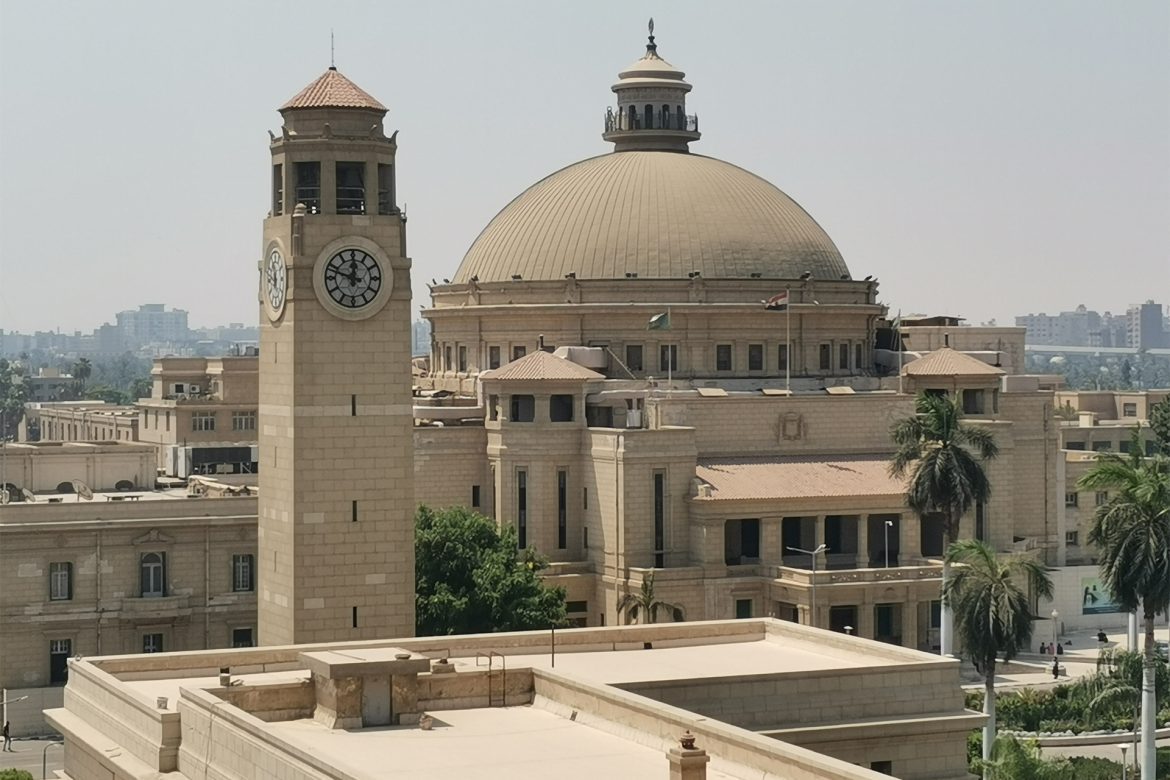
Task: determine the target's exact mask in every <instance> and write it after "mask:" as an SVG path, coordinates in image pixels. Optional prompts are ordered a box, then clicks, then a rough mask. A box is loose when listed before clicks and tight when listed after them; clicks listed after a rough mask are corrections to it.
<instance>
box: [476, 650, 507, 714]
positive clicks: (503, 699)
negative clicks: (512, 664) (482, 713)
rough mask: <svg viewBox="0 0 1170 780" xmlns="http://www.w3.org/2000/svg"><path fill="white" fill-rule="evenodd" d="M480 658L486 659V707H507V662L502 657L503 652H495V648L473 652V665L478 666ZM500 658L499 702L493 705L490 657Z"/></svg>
mask: <svg viewBox="0 0 1170 780" xmlns="http://www.w3.org/2000/svg"><path fill="white" fill-rule="evenodd" d="M481 658H486V659H487V666H488V668H487V674H488V707H495V706H500V707H507V706H508V662H507V660H506V659H505V658H504V655H503V653H497V652H496V651H495V650H488V651H487V652H486V653H485V652H478V653H476V654H475V665H476V666H479V660H480V659H481ZM493 658H499V659H500V669H501V682H500V703H499V705H495V704H493V703H492V701H493V699H492V659H493Z"/></svg>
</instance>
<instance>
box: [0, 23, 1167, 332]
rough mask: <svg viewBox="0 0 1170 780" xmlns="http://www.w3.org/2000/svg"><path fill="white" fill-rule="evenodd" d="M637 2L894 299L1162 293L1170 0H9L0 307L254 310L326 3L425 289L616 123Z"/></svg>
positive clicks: (0, 132)
mask: <svg viewBox="0 0 1170 780" xmlns="http://www.w3.org/2000/svg"><path fill="white" fill-rule="evenodd" d="M276 9H280V13H275V12H274V11H275V10H276ZM648 16H654V17H655V19H656V22H657V29H656V33H657V39H658V44H659V51H660V52H661V53H662V55H663V56H664V57H665V58H666V59H668V60H670V61H671V62H673V63H675V64H677V65H678V66H680V67H681V68H683V69H684V70H686V71H687V73H688V80H690V81H691V82H692V83H693V84H694V85H695V90H694V92H693V93H692V95H691V97H690V102H689V103H688V105H689V106H691V107H693V110H695V111H697V112H698V113H699V115H700V116H701V117H702V127H703V139H702V140H701V141H700V142H698V143H697V144H695V145H694V147H693V148H694V151H695V152H696V153H699V154H705V155H710V156H713V157H718V158H722V159H726V160H728V161H729V162H733V163H735V164H736V165H739V166H742V167H744V168H746V169H748V170H751V171H753V172H756V173H758V174H759V175H761V176H763V177H765V178H766V179H768V180H769V181H771V182H772V183H773V184H775V185H776V186H778V187H779V188H780V189H782V190H784V191H785V192H787V193H788V194H789V195H791V196H792V197H793V198H794V199H795V200H796V201H797V202H799V203H800V204H801V205H802V206H804V207H805V208H806V209H807V210H808V212H809V213H810V214H811V215H812V216H813V217H814V218H815V219H816V220H817V221H818V222H819V223H820V224H821V225H822V226H823V227H824V228H825V230H826V231H827V232H828V234H829V235H830V236H831V237H832V238H833V240H834V241H835V243H836V244H837V246H838V247H839V248H840V250H841V253H842V255H843V256H844V258H845V261H846V262H847V263H848V264H849V268H850V270H851V271H852V273H853V274H854V276H855V277H857V278H860V277H863V276H865V275H867V274H873V275H875V276H877V277H879V278H880V280H881V283H882V287H881V300H882V301H883V302H884V303H886V304H888V305H889V306H890V307H891V310H892V311H895V312H896V311H898V310H901V311H904V312H923V313H946V314H952V315H959V316H963V317H965V318H966V319H967V320H968V321H970V322H976V323H977V322H982V321H987V320H990V319H993V318H994V319H996V320H997V321H998V322H1000V323H1004V324H1008V323H1010V322H1012V319H1013V318H1014V317H1015V316H1016V315H1019V314H1024V313H1026V312H1039V311H1054V310H1055V311H1059V310H1063V309H1065V308H1067V306H1068V305H1069V304H1068V303H1067V302H1069V301H1075V302H1083V303H1085V304H1086V305H1091V306H1093V307H1094V308H1099V309H1101V310H1110V311H1113V312H1117V311H1123V310H1124V309H1125V307H1126V306H1128V305H1130V304H1132V303H1136V302H1140V301H1143V300H1146V299H1147V298H1150V297H1153V298H1155V299H1159V300H1167V299H1170V273H1168V272H1167V269H1168V265H1170V257H1168V255H1167V250H1166V244H1165V228H1166V225H1167V224H1168V223H1170V180H1168V177H1167V176H1166V175H1165V173H1166V171H1167V170H1170V97H1168V96H1170V50H1167V48H1166V46H1165V31H1166V29H1167V28H1168V27H1170V6H1168V5H1167V4H1165V3H1160V2H1153V1H1152V0H1151V1H1149V2H1141V1H1137V2H1132V3H1126V4H1124V5H1120V6H1117V5H1113V6H1109V5H1104V4H1099V3H1091V2H1056V1H1055V0H1048V1H1045V0H1040V1H1038V2H1035V3H1027V4H1016V3H1009V2H1006V1H1004V2H996V1H994V0H989V1H988V2H983V3H978V4H969V3H961V2H957V0H942V1H939V2H935V1H933V0H930V1H927V0H908V1H907V2H904V3H899V4H886V3H874V4H849V5H840V4H828V3H813V2H805V3H765V2H744V3H737V4H734V5H730V6H726V5H725V6H719V7H715V6H712V5H711V4H709V3H699V2H674V3H669V4H667V3H663V2H661V1H660V0H656V1H654V2H649V3H646V4H638V5H637V6H636V7H632V6H630V5H629V4H617V3H608V4H606V3H602V4H594V5H590V6H570V5H561V4H535V3H524V2H515V1H513V2H509V1H508V0H503V1H502V2H498V3H493V4H490V5H484V4H473V3H449V4H416V5H408V6H402V7H389V6H380V5H376V4H368V3H341V4H331V5H328V6H323V5H321V4H313V3H302V2H291V3H289V4H282V5H279V6H277V5H275V4H271V3H248V4H243V5H240V4H229V3H226V2H222V0H209V2H208V3H204V4H201V5H199V6H198V7H194V6H177V5H170V4H161V5H160V4H155V3H145V2H141V1H133V0H111V1H110V2H107V3H102V4H99V5H95V4H84V3H80V2H74V3H68V2H67V3H60V4H44V3H36V2H31V0H23V1H22V0H11V1H10V2H5V3H3V4H0V100H2V101H3V105H4V106H5V111H4V113H3V116H2V118H0V165H3V169H4V171H5V175H4V177H3V179H2V180H0V327H2V328H4V329H6V330H21V331H33V330H53V329H57V328H60V329H61V330H62V331H66V332H71V331H74V330H79V329H85V328H90V327H95V326H96V324H98V323H100V322H101V321H103V318H105V317H108V316H109V315H108V314H107V313H108V312H115V311H118V310H122V309H126V308H130V307H132V306H135V305H137V303H138V302H139V301H140V300H142V299H144V298H145V299H147V300H160V301H167V302H168V303H170V304H172V305H174V306H177V307H179V308H182V309H187V310H188V311H190V312H192V314H193V316H195V318H196V319H197V320H199V321H204V322H217V321H219V322H229V321H243V322H245V323H247V324H249V325H251V324H254V323H255V322H256V318H257V312H258V307H257V304H256V302H255V301H256V286H257V284H256V280H257V270H256V261H257V256H258V253H259V248H260V235H259V227H258V226H259V222H260V219H261V218H262V217H263V215H264V212H265V210H266V204H267V200H268V197H267V196H268V193H267V191H266V181H267V176H266V174H265V171H266V166H267V164H268V151H267V144H268V140H267V136H266V134H265V131H266V130H272V129H275V128H277V127H279V116H278V114H277V113H276V108H277V107H278V106H279V105H280V104H281V103H282V102H283V101H285V100H286V99H288V98H289V97H290V96H291V95H292V94H293V93H294V92H295V91H296V90H298V89H299V88H301V87H302V86H303V85H304V84H305V83H307V82H309V81H310V80H311V79H312V78H314V77H315V76H316V75H318V74H319V73H320V72H321V71H323V70H324V69H325V68H326V67H327V66H328V64H329V31H330V29H331V28H332V29H333V30H335V32H336V39H337V65H338V67H339V68H340V69H341V70H342V72H344V73H345V74H346V75H347V76H349V77H351V78H352V79H353V80H354V81H355V82H356V83H357V84H359V85H360V86H362V87H363V88H364V89H366V90H367V91H369V92H370V93H371V94H373V95H374V96H376V97H378V98H379V99H380V100H382V101H383V102H384V103H386V104H387V105H388V106H390V113H389V115H388V118H387V127H388V128H389V129H391V130H393V129H398V130H400V131H401V134H400V136H399V156H398V159H399V168H400V171H399V194H400V201H401V202H402V203H403V204H404V205H406V207H407V212H408V214H409V216H410V222H409V226H408V253H409V254H410V255H411V256H412V257H413V259H414V271H413V281H414V289H413V292H414V296H415V301H416V305H426V304H428V303H429V299H428V297H427V288H426V282H427V281H429V280H430V279H431V278H439V279H442V278H444V277H451V276H453V275H454V272H455V269H456V267H457V266H458V264H459V262H460V260H461V259H462V257H463V254H464V252H465V251H466V250H467V248H468V246H469V245H470V244H471V242H472V241H473V240H474V238H475V236H476V235H477V234H478V233H479V231H480V230H481V229H482V228H483V227H484V226H485V225H486V224H487V222H488V221H489V220H490V219H491V217H492V216H493V215H494V214H495V213H496V212H497V211H498V210H499V209H500V208H502V207H503V206H504V205H506V204H507V203H508V202H509V200H511V199H512V198H513V197H515V196H516V195H517V194H519V193H520V192H521V191H523V190H524V189H525V188H526V187H528V186H529V185H531V184H532V183H534V182H535V181H537V180H539V179H540V178H542V177H543V176H546V175H548V174H549V173H551V172H552V171H555V170H557V169H559V168H561V167H563V166H565V165H568V164H570V163H572V162H574V161H576V160H579V159H581V158H584V157H588V156H590V155H594V154H603V153H605V152H607V151H609V146H608V145H607V144H605V143H603V142H602V140H601V138H600V134H601V129H602V119H603V115H604V111H605V107H606V105H608V104H610V103H611V102H612V100H611V99H612V95H611V94H610V92H609V86H610V84H611V83H612V82H613V81H614V79H615V77H616V73H617V71H618V70H619V69H620V68H622V67H623V66H625V65H626V64H628V63H629V62H631V61H632V60H634V59H635V58H636V57H637V56H638V55H639V54H640V52H641V50H642V45H643V43H644V40H645V38H644V36H645V25H646V18H647V17H648ZM225 20H230V23H225ZM261 33H262V34H261ZM46 50H51V51H53V52H54V56H52V57H45V56H44V52H45V51H46ZM440 53H441V56H438V55H439V54H440ZM32 63H36V78H29V77H27V72H28V68H29V67H30V66H31V64H32ZM418 63H427V67H426V68H420V67H418ZM1150 288H1153V289H1150Z"/></svg>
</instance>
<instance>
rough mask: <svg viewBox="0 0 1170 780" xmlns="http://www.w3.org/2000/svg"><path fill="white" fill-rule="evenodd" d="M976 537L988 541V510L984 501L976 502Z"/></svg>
mask: <svg viewBox="0 0 1170 780" xmlns="http://www.w3.org/2000/svg"><path fill="white" fill-rule="evenodd" d="M975 538H976V539H978V540H979V541H981V542H986V541H987V510H986V508H985V507H984V506H983V502H982V501H976V502H975Z"/></svg>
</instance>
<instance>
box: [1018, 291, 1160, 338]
mask: <svg viewBox="0 0 1170 780" xmlns="http://www.w3.org/2000/svg"><path fill="white" fill-rule="evenodd" d="M1016 325H1017V326H1020V327H1023V328H1025V329H1026V330H1027V334H1028V335H1027V340H1028V344H1030V345H1036V346H1041V345H1046V346H1063V347H1106V348H1117V347H1130V348H1132V349H1167V348H1170V327H1168V326H1167V319H1166V317H1164V316H1163V312H1162V304H1160V303H1155V302H1154V301H1152V300H1151V301H1146V302H1145V303H1135V304H1132V305H1130V306H1129V307H1127V308H1126V311H1125V313H1124V314H1116V315H1114V314H1111V313H1110V312H1105V313H1104V314H1100V313H1098V312H1096V311H1092V310H1090V309H1088V308H1086V307H1085V305H1084V304H1081V305H1080V306H1077V308H1076V309H1075V310H1073V311H1063V312H1061V313H1060V314H1054V315H1050V314H1045V313H1044V312H1041V313H1039V314H1027V315H1023V316H1019V317H1016Z"/></svg>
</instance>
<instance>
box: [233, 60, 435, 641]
mask: <svg viewBox="0 0 1170 780" xmlns="http://www.w3.org/2000/svg"><path fill="white" fill-rule="evenodd" d="M280 113H281V116H282V117H283V119H284V123H283V127H282V128H281V132H280V135H274V136H273V138H272V143H271V151H272V171H271V176H272V179H271V201H272V210H271V213H270V214H269V216H268V218H267V219H265V220H264V242H263V247H262V250H261V258H260V262H259V268H260V431H259V438H260V498H259V541H258V556H257V561H256V566H257V570H258V572H259V589H260V592H259V594H258V596H259V598H258V603H259V641H260V642H261V643H262V644H265V645H275V644H294V643H296V644H301V643H308V642H324V641H342V640H349V639H372V638H382V637H397V636H412V635H413V634H414V483H413V472H414V466H413V444H412V426H413V420H412V415H411V387H410V382H411V379H410V260H409V259H408V258H407V257H406V218H405V216H404V215H403V214H402V212H401V210H400V209H399V208H398V205H397V200H396V197H395V190H394V179H395V168H394V164H395V163H394V155H395V151H396V149H397V144H396V143H395V136H394V135H392V136H390V137H387V136H386V135H385V133H384V131H383V126H382V120H383V118H384V117H385V115H386V107H385V106H383V105H382V104H381V103H379V102H378V101H377V100H375V99H374V98H373V97H371V96H370V95H369V94H367V93H366V92H364V91H363V90H361V89H360V88H359V87H358V86H357V85H356V84H354V83H353V82H352V81H350V80H349V79H347V78H346V77H345V76H343V75H342V74H341V73H340V72H338V71H337V69H336V68H333V67H331V68H329V70H327V71H325V73H324V74H322V75H321V77H320V78H318V79H317V80H315V81H314V82H313V83H311V84H310V85H309V86H307V87H305V88H304V89H303V90H302V91H301V92H300V93H299V94H297V95H296V96H295V97H294V98H292V99H291V100H290V101H288V102H287V103H285V104H284V105H283V106H282V107H281V108H280ZM395 135H396V134H395Z"/></svg>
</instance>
